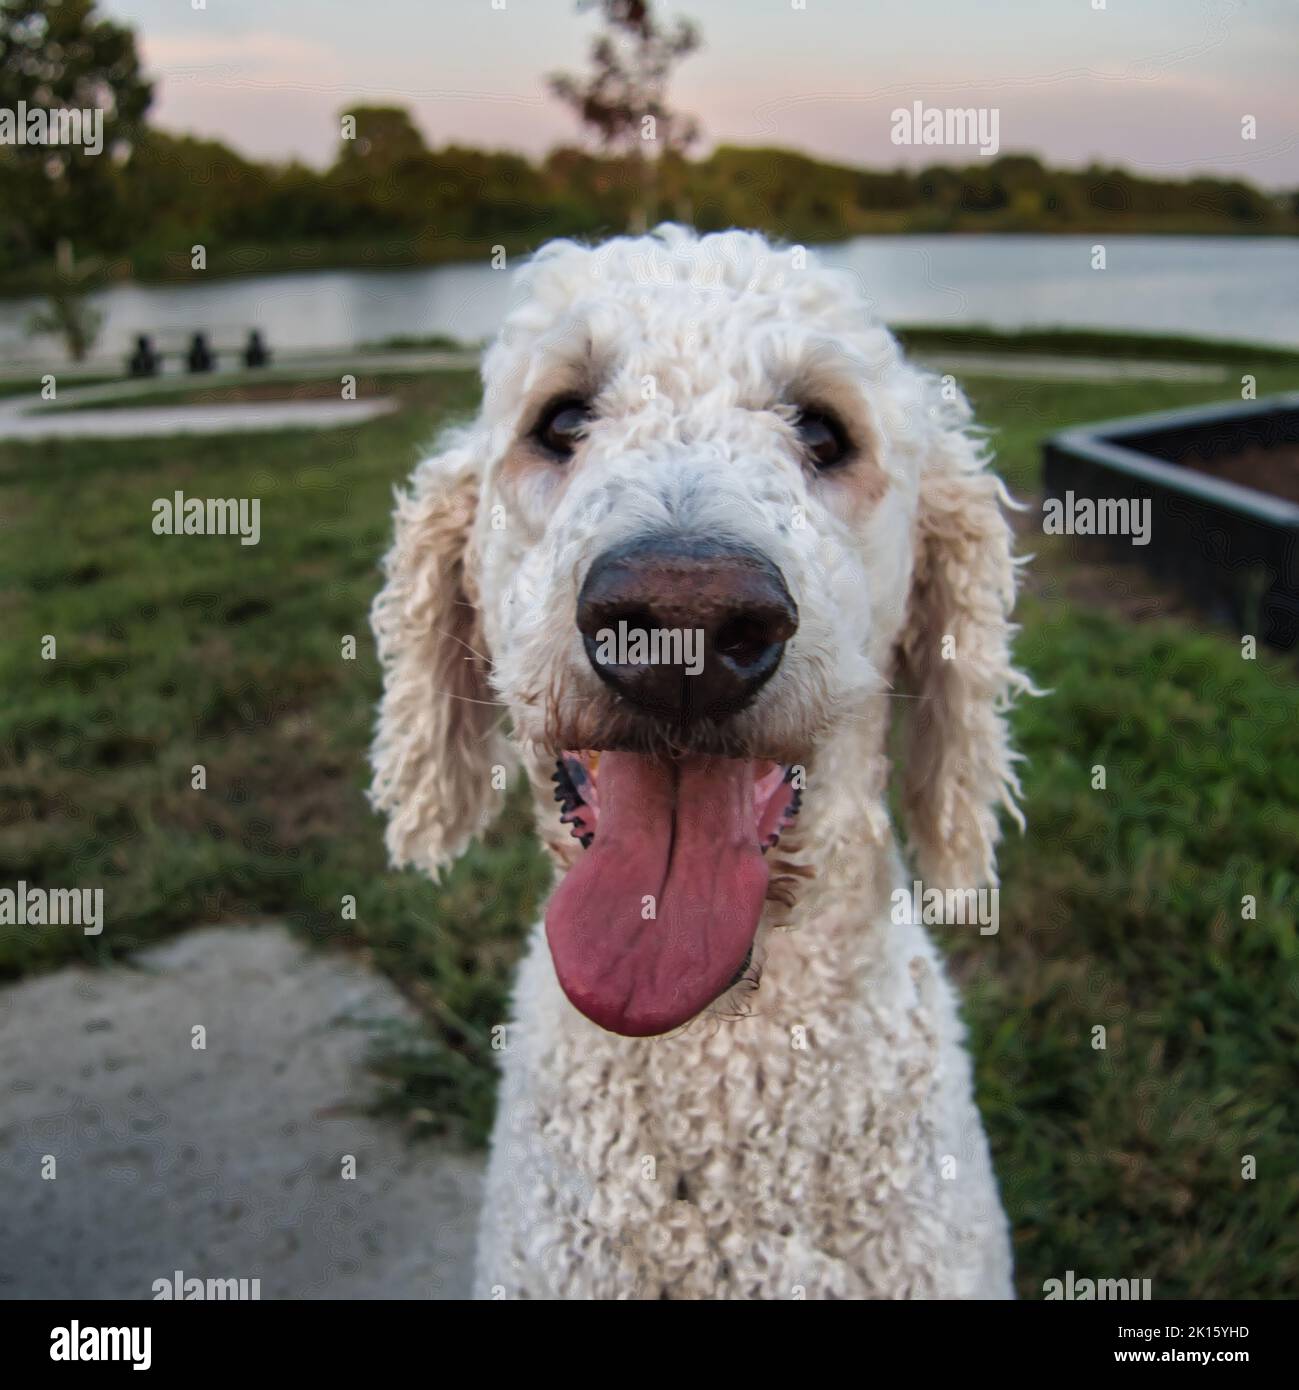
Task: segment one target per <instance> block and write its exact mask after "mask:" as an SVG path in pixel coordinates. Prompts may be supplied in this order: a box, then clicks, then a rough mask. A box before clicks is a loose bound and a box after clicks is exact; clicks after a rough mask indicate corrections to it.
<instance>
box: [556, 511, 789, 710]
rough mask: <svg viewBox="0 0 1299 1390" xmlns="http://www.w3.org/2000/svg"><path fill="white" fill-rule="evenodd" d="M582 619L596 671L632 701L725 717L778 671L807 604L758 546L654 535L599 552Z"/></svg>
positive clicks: (580, 604)
mask: <svg viewBox="0 0 1299 1390" xmlns="http://www.w3.org/2000/svg"><path fill="white" fill-rule="evenodd" d="M577 626H578V629H579V631H580V632H581V634H582V642H583V645H584V647H585V649H586V654H587V659H588V660H589V661H590V663H591V665H592V667H593V669H594V670H595V672H596V674H597V675H598V676H599V677H600V679H601V680H602V681H604V682H605V683H606V684H607V685H608V686H609V687H610V688H611V689H612V690H614V691H616V692H617V694H618V695H619V696H620V697H621V698H622V699H624V700H626V701H627V702H628V703H629V704H630V705H632V706H634V707H635V708H636V709H638V710H640V711H643V712H645V713H647V714H652V715H655V716H657V717H658V718H661V719H667V720H671V721H673V722H675V723H682V724H688V723H693V722H695V721H697V720H709V721H712V722H717V723H720V722H721V721H723V720H726V719H729V718H730V717H731V716H733V715H735V714H738V713H739V712H740V711H741V710H742V709H744V708H745V707H746V706H747V705H748V704H750V703H751V702H752V700H753V699H754V697H755V696H756V695H757V693H758V691H759V690H761V688H762V687H763V685H765V684H766V682H767V681H769V680H770V679H771V677H772V676H773V675H774V674H775V671H776V668H777V667H778V666H779V665H780V659H781V656H782V654H783V653H784V650H785V643H786V642H788V641H789V639H790V638H791V637H792V636H793V635H794V633H795V632H796V631H797V629H798V609H797V607H796V606H795V604H794V600H793V599H792V598H791V597H790V595H789V590H788V589H787V588H786V587H785V581H784V579H783V577H782V576H781V573H780V571H779V570H778V569H777V568H776V567H775V565H773V564H772V563H771V561H769V560H768V559H766V557H765V556H763V555H761V554H759V553H758V552H757V551H754V550H749V549H746V548H744V547H741V546H735V545H727V544H724V543H721V542H716V541H709V540H702V539H693V538H688V537H680V536H650V537H643V538H641V539H638V540H635V541H631V542H629V543H627V544H625V545H622V546H619V547H617V548H615V549H613V550H607V551H605V552H604V554H602V555H600V556H598V557H597V558H596V560H595V561H594V563H593V564H592V565H591V568H590V570H589V572H588V573H587V576H586V581H585V583H583V585H582V589H581V592H580V594H579V595H578V601H577Z"/></svg>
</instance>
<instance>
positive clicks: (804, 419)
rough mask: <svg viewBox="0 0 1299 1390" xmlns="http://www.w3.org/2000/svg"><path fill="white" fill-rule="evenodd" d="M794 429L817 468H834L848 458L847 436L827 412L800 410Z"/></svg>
mask: <svg viewBox="0 0 1299 1390" xmlns="http://www.w3.org/2000/svg"><path fill="white" fill-rule="evenodd" d="M794 428H795V429H796V430H797V431H798V437H799V439H800V440H801V441H802V444H803V448H804V449H806V450H807V456H808V458H810V459H811V460H812V463H813V464H814V465H815V466H816V467H817V468H834V467H835V466H836V464H840V463H842V462H843V461H844V459H846V458H847V457H848V436H847V435H846V434H845V433H844V429H843V426H842V425H841V424H840V423H839V422H838V420H836V419H835V418H834V416H833V415H831V414H830V413H829V412H828V411H824V410H801V411H799V414H798V418H797V419H796V420H795V421H794Z"/></svg>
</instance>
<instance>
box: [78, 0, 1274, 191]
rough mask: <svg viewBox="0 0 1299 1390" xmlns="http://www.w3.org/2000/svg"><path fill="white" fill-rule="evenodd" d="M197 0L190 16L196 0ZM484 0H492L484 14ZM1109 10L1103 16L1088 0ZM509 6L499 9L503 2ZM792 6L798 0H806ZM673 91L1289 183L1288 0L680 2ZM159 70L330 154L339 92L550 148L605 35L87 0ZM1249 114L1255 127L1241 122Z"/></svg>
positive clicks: (900, 157) (769, 127)
mask: <svg viewBox="0 0 1299 1390" xmlns="http://www.w3.org/2000/svg"><path fill="white" fill-rule="evenodd" d="M200 3H202V4H204V8H201V9H195V8H194V5H196V4H200ZM494 3H495V5H496V6H497V7H496V8H494V7H493V6H494ZM1100 3H1103V4H1104V6H1105V7H1104V8H1103V9H1095V8H1093V5H1095V4H1100ZM502 4H503V5H504V8H499V7H500V6H501V5H502ZM800 4H801V5H802V8H796V6H797V5H800ZM659 8H660V11H661V12H662V13H664V14H666V15H678V14H681V15H687V16H689V17H690V18H692V19H694V20H695V21H696V22H697V23H698V24H699V26H700V28H701V29H702V32H703V38H704V47H703V49H702V50H701V51H700V52H699V53H697V54H696V55H694V56H693V57H691V58H690V59H688V60H687V61H686V63H685V64H684V65H683V66H682V68H681V69H680V71H679V75H678V77H677V80H676V82H675V85H674V89H673V90H674V93H675V96H676V101H677V104H678V106H679V107H680V108H681V109H683V110H685V111H688V112H690V113H691V114H693V115H695V116H696V117H697V118H698V119H699V120H700V122H701V123H702V125H703V129H704V137H705V138H704V143H703V145H702V146H701V147H700V148H701V149H707V148H709V147H711V146H712V145H713V144H717V143H734V144H745V145H756V144H769V145H780V146H784V147H787V148H791V149H798V150H804V151H806V152H808V153H811V154H815V155H819V156H822V157H824V158H828V159H833V160H837V161H841V162H844V163H848V164H860V165H868V166H872V167H881V166H884V167H891V166H896V165H898V164H908V165H918V164H923V163H929V162H937V161H943V162H948V163H967V162H974V161H975V159H976V157H977V156H976V154H975V152H974V151H970V150H964V149H959V148H958V149H934V148H932V147H931V148H925V147H921V148H908V147H899V146H895V145H893V144H892V143H891V142H890V139H889V133H890V128H891V121H890V113H891V112H892V111H893V110H894V109H895V108H897V107H902V106H910V104H911V103H912V102H914V101H917V100H919V101H922V102H924V103H925V104H926V105H927V106H961V107H967V106H976V107H978V106H982V107H995V108H997V110H998V112H999V124H1000V144H1001V151H1002V152H1003V153H1005V152H1007V151H1028V152H1033V153H1036V154H1039V155H1041V156H1043V157H1044V158H1045V159H1046V161H1047V162H1048V163H1051V164H1058V165H1064V166H1066V167H1078V166H1079V165H1082V164H1085V163H1086V162H1087V161H1088V160H1090V159H1093V158H1096V159H1101V160H1104V161H1105V162H1107V163H1118V164H1123V165H1126V166H1128V167H1130V168H1132V169H1133V170H1135V171H1137V172H1140V173H1144V174H1148V175H1151V176H1167V177H1173V178H1177V177H1183V176H1185V175H1188V174H1192V173H1198V172H1208V173H1216V174H1220V175H1237V176H1240V177H1242V178H1246V179H1248V180H1250V181H1252V182H1254V183H1258V184H1261V185H1263V186H1265V187H1282V186H1292V185H1296V184H1299V100H1297V99H1296V95H1295V94H1296V91H1299V0H687V2H686V3H679V4H673V3H670V0H669V3H667V4H664V3H662V0H660V4H659ZM101 9H103V10H104V11H105V12H106V13H107V14H109V15H112V16H113V17H115V18H117V19H121V20H125V21H127V22H129V23H131V24H133V25H134V26H135V27H136V29H137V30H138V32H139V34H140V35H141V38H142V48H143V52H144V56H145V60H146V63H147V66H148V69H149V71H150V72H151V74H152V75H153V76H154V77H155V78H156V79H158V91H157V97H156V101H155V106H154V110H153V114H152V119H153V120H154V122H155V123H156V124H159V125H161V126H164V127H166V128H168V129H171V130H178V131H188V132H191V133H194V134H199V135H205V136H212V137H217V138H219V139H221V140H224V141H226V142H228V143H229V144H231V145H233V146H234V147H235V148H236V149H238V150H240V151H242V152H244V153H247V154H249V155H253V156H256V157H259V158H274V159H287V158H289V157H291V156H296V157H298V158H301V159H305V160H306V161H308V162H309V163H313V164H323V163H325V162H327V161H328V160H329V158H330V157H331V156H332V153H333V150H334V148H335V146H336V144H337V140H338V120H337V115H338V112H339V111H340V110H341V109H343V108H344V107H346V106H347V105H349V104H359V103H362V102H364V103H368V104H376V103H384V104H399V105H402V106H406V107H408V108H409V109H410V110H411V112H412V113H413V115H414V117H415V119H416V122H417V123H418V125H419V126H420V128H421V129H422V130H423V132H424V135H425V137H426V139H427V140H428V141H429V143H430V144H432V145H440V144H444V143H446V142H448V141H453V140H454V141H459V142H461V143H464V144H472V145H477V146H480V147H484V148H496V149H515V150H520V151H523V152H525V153H528V154H538V153H541V152H544V151H545V150H546V149H548V148H549V147H551V146H552V145H555V144H558V143H572V142H573V141H574V140H575V138H576V136H577V129H576V126H575V123H574V122H573V120H572V118H571V117H570V116H569V115H568V113H567V112H566V111H565V110H564V109H563V108H562V107H560V106H559V104H558V103H557V102H556V101H555V100H554V99H553V98H551V97H550V96H549V95H548V93H547V91H546V89H545V76H546V74H547V73H550V72H554V71H556V70H564V69H568V70H579V71H580V70H581V69H582V68H583V67H584V65H585V59H586V53H587V49H588V47H589V43H590V38H591V36H592V34H593V33H594V32H595V29H596V20H595V17H594V15H593V14H591V13H584V14H579V13H578V11H577V6H576V3H575V0H101ZM1245 116H1253V117H1254V118H1255V119H1256V122H1257V138H1256V139H1255V140H1253V141H1246V140H1243V139H1242V138H1241V121H1242V118H1243V117H1245Z"/></svg>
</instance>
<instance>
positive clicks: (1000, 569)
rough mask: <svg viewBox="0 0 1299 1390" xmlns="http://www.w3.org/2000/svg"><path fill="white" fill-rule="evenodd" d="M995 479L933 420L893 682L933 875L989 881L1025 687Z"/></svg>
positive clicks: (910, 798)
mask: <svg viewBox="0 0 1299 1390" xmlns="http://www.w3.org/2000/svg"><path fill="white" fill-rule="evenodd" d="M1008 501H1009V498H1008V497H1007V495H1006V492H1005V489H1004V487H1003V486H1002V483H1001V480H1000V479H999V478H998V477H997V476H996V474H994V473H992V472H991V471H990V470H988V469H986V468H985V466H984V458H983V455H982V451H981V445H980V443H979V441H978V440H976V439H974V438H972V437H971V436H970V435H969V434H967V433H966V432H965V430H964V428H962V427H961V426H959V425H958V426H954V427H951V428H939V429H937V431H936V438H935V440H934V443H933V445H932V446H931V448H930V450H929V455H928V457H927V458H926V460H925V466H924V470H923V472H922V475H921V479H920V496H919V508H918V513H917V528H918V534H917V540H916V552H915V568H914V573H913V578H912V587H911V594H910V599H909V608H908V612H907V617H906V621H905V626H904V628H903V631H902V634H901V638H900V641H899V644H898V667H897V672H896V675H897V677H898V680H897V681H896V682H895V684H897V686H898V688H899V689H905V690H906V691H907V692H909V693H910V694H911V695H912V696H914V697H918V698H913V699H908V700H905V701H903V702H901V703H902V704H903V705H904V706H905V714H904V716H903V717H904V719H905V720H906V723H907V725H908V729H907V741H906V749H905V755H904V756H905V759H906V762H905V767H904V771H903V776H902V806H903V813H904V815H905V818H906V822H907V828H908V834H909V838H910V842H911V848H912V851H913V854H914V856H915V860H916V866H917V868H918V869H919V871H920V873H921V875H922V876H923V878H924V879H925V880H926V882H927V883H932V884H933V885H934V886H946V887H961V888H973V887H978V886H979V885H980V884H983V883H996V881H997V871H996V853H995V851H996V846H997V841H998V839H999V838H1000V828H999V825H998V821H997V809H998V807H1002V808H1004V809H1005V810H1006V811H1008V812H1009V814H1010V815H1011V816H1012V817H1013V818H1014V819H1015V820H1016V822H1017V823H1018V824H1020V825H1021V826H1022V825H1023V819H1022V817H1021V816H1020V813H1019V810H1018V807H1017V806H1016V802H1015V798H1016V797H1017V796H1018V795H1019V794H1020V788H1019V780H1018V778H1017V777H1016V775H1015V770H1014V763H1015V762H1016V761H1017V755H1015V754H1014V753H1012V751H1011V748H1010V743H1009V737H1008V730H1007V726H1006V712H1007V709H1008V706H1009V704H1010V702H1011V700H1012V699H1013V697H1014V696H1015V695H1016V694H1017V693H1018V692H1020V691H1026V690H1031V689H1032V684H1031V682H1030V681H1029V680H1028V679H1027V678H1026V677H1025V676H1024V675H1022V674H1021V673H1020V672H1018V671H1016V670H1015V669H1014V667H1013V666H1012V665H1011V656H1010V643H1011V638H1012V636H1013V635H1014V632H1015V628H1014V626H1013V625H1012V624H1011V622H1010V611H1011V609H1012V607H1013V606H1014V601H1015V578H1016V567H1015V561H1014V559H1013V557H1012V550H1011V544H1012V535H1011V530H1010V526H1009V525H1008V523H1007V521H1006V517H1005V514H1004V511H1003V505H1004V504H1005V503H1007V502H1008Z"/></svg>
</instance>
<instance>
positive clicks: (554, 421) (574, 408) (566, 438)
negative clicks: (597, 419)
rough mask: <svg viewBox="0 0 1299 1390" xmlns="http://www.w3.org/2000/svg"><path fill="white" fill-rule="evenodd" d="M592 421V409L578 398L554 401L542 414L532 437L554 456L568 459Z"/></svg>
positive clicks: (570, 397) (572, 397) (569, 397)
mask: <svg viewBox="0 0 1299 1390" xmlns="http://www.w3.org/2000/svg"><path fill="white" fill-rule="evenodd" d="M590 420H591V407H590V406H589V405H588V404H587V403H586V401H584V400H579V399H578V398H577V397H576V396H568V397H565V398H564V399H563V400H558V401H552V402H551V403H550V404H549V405H548V406H547V407H546V408H545V410H543V411H542V413H541V419H540V420H538V421H537V426H536V428H535V429H534V430H533V431H532V437H533V438H534V439H536V440H537V441H538V442H539V443H540V444H541V445H542V446H543V447H544V448H546V449H549V450H550V452H551V453H552V454H556V455H558V457H560V458H568V457H569V456H570V455H571V454H572V452H573V450H574V449H576V448H577V443H578V440H579V439H581V438H582V436H583V435H584V434H585V433H586V427H587V425H588V424H589V423H590Z"/></svg>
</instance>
